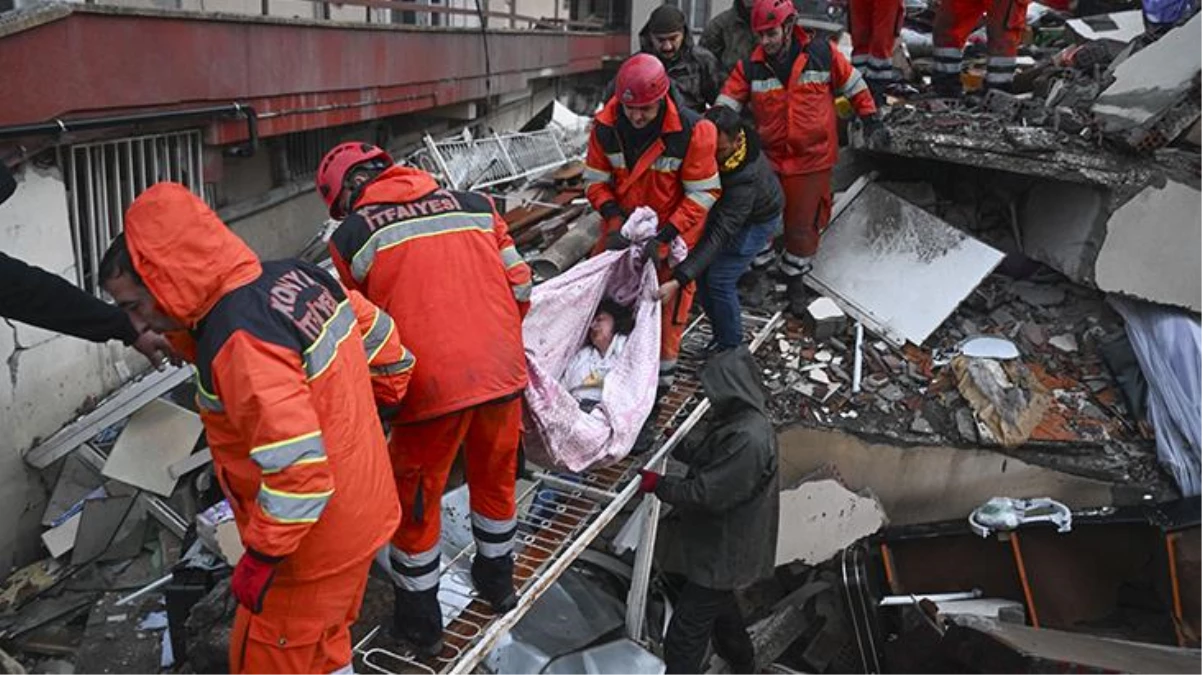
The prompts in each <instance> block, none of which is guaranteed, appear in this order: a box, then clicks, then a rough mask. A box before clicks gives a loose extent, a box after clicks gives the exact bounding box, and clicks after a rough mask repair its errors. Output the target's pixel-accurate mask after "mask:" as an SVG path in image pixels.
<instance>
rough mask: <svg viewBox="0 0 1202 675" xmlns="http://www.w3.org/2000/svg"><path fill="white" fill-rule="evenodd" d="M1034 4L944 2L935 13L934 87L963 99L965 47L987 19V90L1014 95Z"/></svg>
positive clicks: (983, 0) (973, 0)
mask: <svg viewBox="0 0 1202 675" xmlns="http://www.w3.org/2000/svg"><path fill="white" fill-rule="evenodd" d="M1030 4H1031V0H942V2H940V3H939V8H938V10H937V11H936V12H935V26H934V29H935V35H934V39H935V72H934V75H933V76H932V77H931V83H932V84H933V85H934V86H935V91H936V92H937V93H939V94H940V95H942V96H953V97H954V96H960V95H961V94H962V93H963V92H964V90H963V87H962V85H961V83H960V68H961V65H962V64H961V62H962V61H963V59H964V43H965V41H967V40H968V36H969V35H970V34H971V33H972V32H973V31H974V30H976V29H977V25H978V24H980V22H981V16H982V15H985V32H986V36H987V38H988V42H987V49H988V51H989V60H988V63H987V67H986V74H985V86H986V88H990V89H1000V90H1002V91H1010V88H1011V86H1012V85H1013V84H1014V71H1015V70H1016V69H1017V68H1018V46H1019V45H1020V44H1022V39H1023V31H1024V30H1025V29H1026V27H1027V7H1028V6H1029V5H1030Z"/></svg>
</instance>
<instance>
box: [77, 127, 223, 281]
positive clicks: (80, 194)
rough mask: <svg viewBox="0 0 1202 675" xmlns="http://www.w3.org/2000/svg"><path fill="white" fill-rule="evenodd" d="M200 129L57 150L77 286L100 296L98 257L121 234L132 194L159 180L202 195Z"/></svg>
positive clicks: (79, 145) (134, 194) (133, 195)
mask: <svg viewBox="0 0 1202 675" xmlns="http://www.w3.org/2000/svg"><path fill="white" fill-rule="evenodd" d="M202 147H203V146H202V143H201V136H200V132H199V131H195V130H192V131H182V132H177V133H170V134H155V135H151V136H137V137H134V138H126V139H122V140H118V141H102V142H97V143H80V144H76V145H71V146H66V147H61V148H59V166H60V167H62V170H63V179H64V180H65V182H66V185H67V203H68V209H69V211H70V214H71V243H72V245H73V246H74V247H75V267H76V270H77V271H78V277H79V278H78V283H79V285H80V286H81V287H82V288H83V289H84V290H86V291H88V292H89V293H93V294H99V290H100V289H99V284H98V283H97V279H96V275H97V273H98V272H99V267H100V258H101V257H102V256H103V255H104V252H105V250H106V249H107V248H108V246H109V244H110V243H112V241H113V239H115V238H116V237H117V235H118V234H120V233H121V230H122V228H123V226H122V218H123V217H124V215H125V210H126V209H127V208H129V205H130V203H131V202H133V200H134V198H135V197H137V196H138V195H139V194H141V193H142V191H143V190H145V189H146V188H148V187H150V186H151V185H154V184H155V183H158V182H160V181H174V182H176V183H181V184H183V185H185V186H187V187H188V189H190V190H192V192H195V193H196V194H197V195H200V196H201V197H204V196H205V195H204V170H203V166H204V162H203V161H202V158H201V151H202Z"/></svg>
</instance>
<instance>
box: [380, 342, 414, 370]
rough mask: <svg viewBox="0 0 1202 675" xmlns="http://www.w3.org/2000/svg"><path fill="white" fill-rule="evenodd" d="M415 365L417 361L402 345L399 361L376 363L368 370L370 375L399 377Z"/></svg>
mask: <svg viewBox="0 0 1202 675" xmlns="http://www.w3.org/2000/svg"><path fill="white" fill-rule="evenodd" d="M415 363H417V359H416V358H415V357H414V356H413V352H411V351H409V350H408V349H405V346H404V345H401V358H400V360H399V361H393V362H392V363H377V364H376V365H374V366H371V367H370V368H369V370H370V371H371V374H372V375H399V374H401V373H403V372H405V371H406V370H409V369H410V368H412V367H413V364H415Z"/></svg>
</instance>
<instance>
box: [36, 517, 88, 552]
mask: <svg viewBox="0 0 1202 675" xmlns="http://www.w3.org/2000/svg"><path fill="white" fill-rule="evenodd" d="M82 516H83V512H82V511H81V512H80V513H77V514H75V515H73V516H71V517H70V518H68V519H67V522H65V523H63V524H62V525H59V526H58V527H54V528H51V529H49V530H46V531H45V532H43V533H42V543H43V544H45V545H46V550H47V551H49V552H50V557H51V558H58V557H60V556H62V555H65V554H66V553H67V552H68V551H70V550H71V549H72V548H74V547H75V538H76V537H77V536H78V535H79V521H80V518H81V517H82Z"/></svg>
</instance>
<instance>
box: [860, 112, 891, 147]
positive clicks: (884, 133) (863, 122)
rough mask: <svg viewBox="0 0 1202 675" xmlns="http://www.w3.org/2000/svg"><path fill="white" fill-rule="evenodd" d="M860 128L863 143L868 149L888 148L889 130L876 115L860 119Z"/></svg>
mask: <svg viewBox="0 0 1202 675" xmlns="http://www.w3.org/2000/svg"><path fill="white" fill-rule="evenodd" d="M860 128H861V129H862V130H863V132H864V142H865V143H867V145H868V147H869V148H887V147H889V141H890V138H889V129H888V128H887V127H886V126H885V123H884V122H882V121H881V119H880V118H879V117H877V116H876V115H868V116H865V117H861V118H860Z"/></svg>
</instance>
